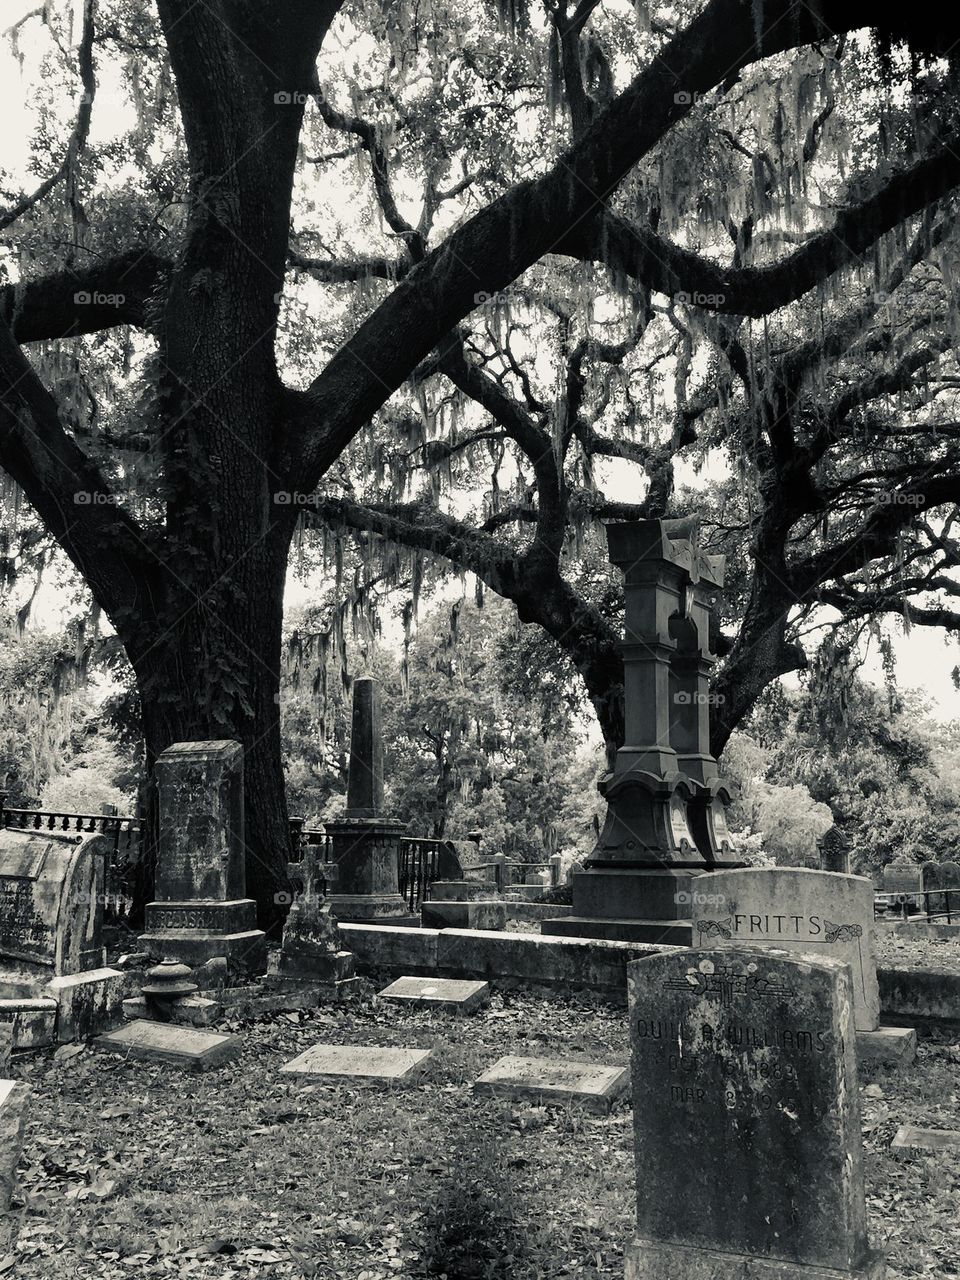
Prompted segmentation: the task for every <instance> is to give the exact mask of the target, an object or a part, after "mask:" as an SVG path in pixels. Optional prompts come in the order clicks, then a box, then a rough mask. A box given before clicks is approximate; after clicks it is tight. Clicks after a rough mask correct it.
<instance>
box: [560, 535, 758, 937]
mask: <svg viewBox="0 0 960 1280" xmlns="http://www.w3.org/2000/svg"><path fill="white" fill-rule="evenodd" d="M607 541H608V543H609V554H610V560H611V561H612V562H613V563H614V564H616V565H618V566H619V567H620V568H621V569H622V570H623V574H624V600H625V638H624V642H623V644H621V646H620V648H621V651H622V653H623V668H624V722H625V723H624V743H623V746H622V747H620V748H619V750H618V751H617V756H616V762H615V765H614V768H613V770H612V771H611V772H610V773H608V774H606V775H605V776H604V777H603V778H602V779H601V782H600V791H601V794H602V795H603V797H604V799H605V800H606V802H607V814H606V820H605V822H604V825H603V829H602V831H601V832H600V835H599V839H598V841H597V847H596V848H595V849H594V851H593V852H592V853H591V855H590V857H589V859H588V860H587V863H586V866H585V869H584V870H583V871H579V872H576V873H574V875H573V877H572V885H573V912H572V914H571V915H569V916H565V917H560V918H555V919H551V920H545V921H543V922H542V924H541V930H542V932H544V933H549V934H566V935H576V936H580V937H593V938H618V939H622V940H626V941H635V942H654V943H667V944H672V943H676V944H679V945H681V946H689V945H690V939H691V923H690V910H689V898H688V896H687V897H685V895H689V892H690V889H691V887H692V886H693V885H695V884H696V883H697V882H698V881H699V879H700V878H701V877H702V876H703V875H704V873H705V872H707V871H709V870H710V869H711V868H713V867H716V866H721V865H722V866H739V865H740V863H739V862H738V861H737V860H736V857H735V855H734V852H733V848H732V844H731V841H730V836H729V832H728V831H727V827H726V818H725V812H726V806H727V804H728V803H729V801H730V794H729V791H728V790H727V788H726V787H725V786H724V784H723V782H722V781H721V779H720V776H719V772H718V768H717V762H716V759H715V758H714V756H713V755H712V754H711V751H710V711H711V707H712V706H713V705H714V696H713V695H712V694H711V693H710V686H709V675H710V671H711V669H712V667H713V665H714V663H715V661H716V659H715V657H714V655H713V654H712V652H711V649H710V618H711V615H712V612H713V605H714V597H715V594H716V592H717V591H718V590H719V589H720V587H721V586H722V585H723V572H724V566H723V557H722V556H714V555H708V554H706V553H705V552H704V551H702V550H701V548H700V546H699V545H698V527H697V521H696V519H686V520H637V521H632V522H630V523H628V524H613V525H607Z"/></svg>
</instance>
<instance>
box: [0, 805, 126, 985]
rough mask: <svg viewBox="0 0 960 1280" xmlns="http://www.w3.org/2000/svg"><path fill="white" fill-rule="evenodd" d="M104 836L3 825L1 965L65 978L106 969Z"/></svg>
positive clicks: (0, 837)
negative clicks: (19, 829) (74, 974)
mask: <svg viewBox="0 0 960 1280" xmlns="http://www.w3.org/2000/svg"><path fill="white" fill-rule="evenodd" d="M108 850H109V841H107V840H106V839H105V838H104V837H103V836H97V835H94V836H70V835H59V834H56V833H54V832H47V831H44V832H39V831H11V830H8V829H5V828H0V966H3V967H5V968H13V969H17V970H21V971H26V972H36V973H38V974H46V976H47V977H59V976H61V975H62V974H67V973H82V972H83V971H84V970H86V969H98V968H101V967H102V966H103V964H104V958H105V952H104V948H103V936H102V933H103V901H104V876H105V873H106V857H107V852H108Z"/></svg>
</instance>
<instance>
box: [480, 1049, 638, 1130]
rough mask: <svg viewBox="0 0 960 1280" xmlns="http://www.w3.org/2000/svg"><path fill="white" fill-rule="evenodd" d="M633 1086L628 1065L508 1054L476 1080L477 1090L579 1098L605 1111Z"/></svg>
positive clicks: (542, 1098)
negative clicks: (612, 1065) (608, 1064)
mask: <svg viewBox="0 0 960 1280" xmlns="http://www.w3.org/2000/svg"><path fill="white" fill-rule="evenodd" d="M629 1087H630V1072H629V1070H628V1069H627V1068H626V1067H608V1066H604V1065H602V1064H601V1063H595V1062H568V1061H565V1060H563V1059H562V1058H520V1057H516V1056H514V1055H513V1054H507V1055H506V1056H505V1057H503V1058H499V1059H498V1060H497V1061H496V1062H495V1063H494V1064H493V1066H492V1067H490V1068H488V1069H487V1070H486V1071H485V1072H484V1073H483V1075H482V1076H479V1077H478V1078H477V1079H476V1080H475V1081H474V1084H473V1091H474V1093H488V1094H500V1095H502V1096H504V1097H507V1098H516V1099H518V1100H523V1101H531V1102H537V1103H545V1102H546V1103H550V1102H564V1103H566V1102H578V1103H582V1104H583V1105H584V1106H585V1107H586V1108H587V1109H588V1110H591V1111H598V1112H601V1113H602V1114H604V1115H605V1114H606V1113H607V1112H608V1111H609V1110H610V1108H611V1107H612V1106H613V1104H614V1102H616V1100H617V1099H618V1098H619V1097H621V1096H622V1095H623V1094H624V1093H626V1091H627V1089H628V1088H629Z"/></svg>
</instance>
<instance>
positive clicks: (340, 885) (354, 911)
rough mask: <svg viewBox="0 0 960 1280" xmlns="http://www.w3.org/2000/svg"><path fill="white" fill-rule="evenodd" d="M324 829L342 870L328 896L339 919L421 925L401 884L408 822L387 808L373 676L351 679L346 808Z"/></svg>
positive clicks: (377, 685) (377, 695) (377, 706)
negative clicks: (386, 811) (387, 813)
mask: <svg viewBox="0 0 960 1280" xmlns="http://www.w3.org/2000/svg"><path fill="white" fill-rule="evenodd" d="M324 830H325V831H326V833H327V835H328V836H329V837H330V844H331V857H332V859H333V861H334V862H335V863H336V864H337V868H338V872H339V875H338V879H337V891H336V893H332V894H330V895H329V896H328V901H329V903H330V908H331V910H332V911H333V913H334V915H335V916H336V917H337V919H338V920H343V921H349V922H351V923H354V924H363V923H370V922H371V921H376V920H384V921H385V922H388V923H392V924H401V923H410V924H413V923H416V924H419V922H420V921H419V917H418V916H413V915H411V912H410V909H409V907H408V906H407V904H406V902H405V901H404V899H403V898H402V896H401V894H400V888H399V873H400V837H401V836H402V834H403V832H404V831H405V830H406V825H405V824H404V823H402V822H396V821H394V820H393V819H391V818H388V817H385V816H384V813H383V733H382V728H381V721H380V685H379V682H378V681H377V680H374V679H373V678H371V677H367V676H361V677H359V678H358V679H356V680H354V682H353V721H352V730H351V736H350V773H349V777H348V782H347V808H346V812H345V813H344V816H343V817H342V818H339V819H337V820H336V821H333V822H325V823H324Z"/></svg>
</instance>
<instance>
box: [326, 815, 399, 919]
mask: <svg viewBox="0 0 960 1280" xmlns="http://www.w3.org/2000/svg"><path fill="white" fill-rule="evenodd" d="M406 829H407V828H406V824H405V823H402V822H391V821H390V820H389V819H385V818H341V819H340V820H339V821H337V822H326V823H324V830H325V831H326V833H327V835H328V836H329V837H330V856H331V858H332V860H333V861H334V862H335V863H336V864H337V868H338V872H339V876H338V879H337V892H336V893H331V894H329V895H328V898H327V901H328V902H329V903H330V909H331V911H332V912H333V914H334V915H335V916H336V917H337V919H338V920H343V921H344V922H349V923H351V924H375V923H376V922H377V921H378V920H384V921H388V920H389V921H391V922H392V923H405V922H410V921H415V922H417V923H419V916H411V913H410V908H409V907H408V906H407V903H406V902H405V900H404V899H403V897H402V896H401V894H400V888H399V883H400V882H399V872H400V837H401V835H402V834H403V833H404V831H406Z"/></svg>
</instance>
